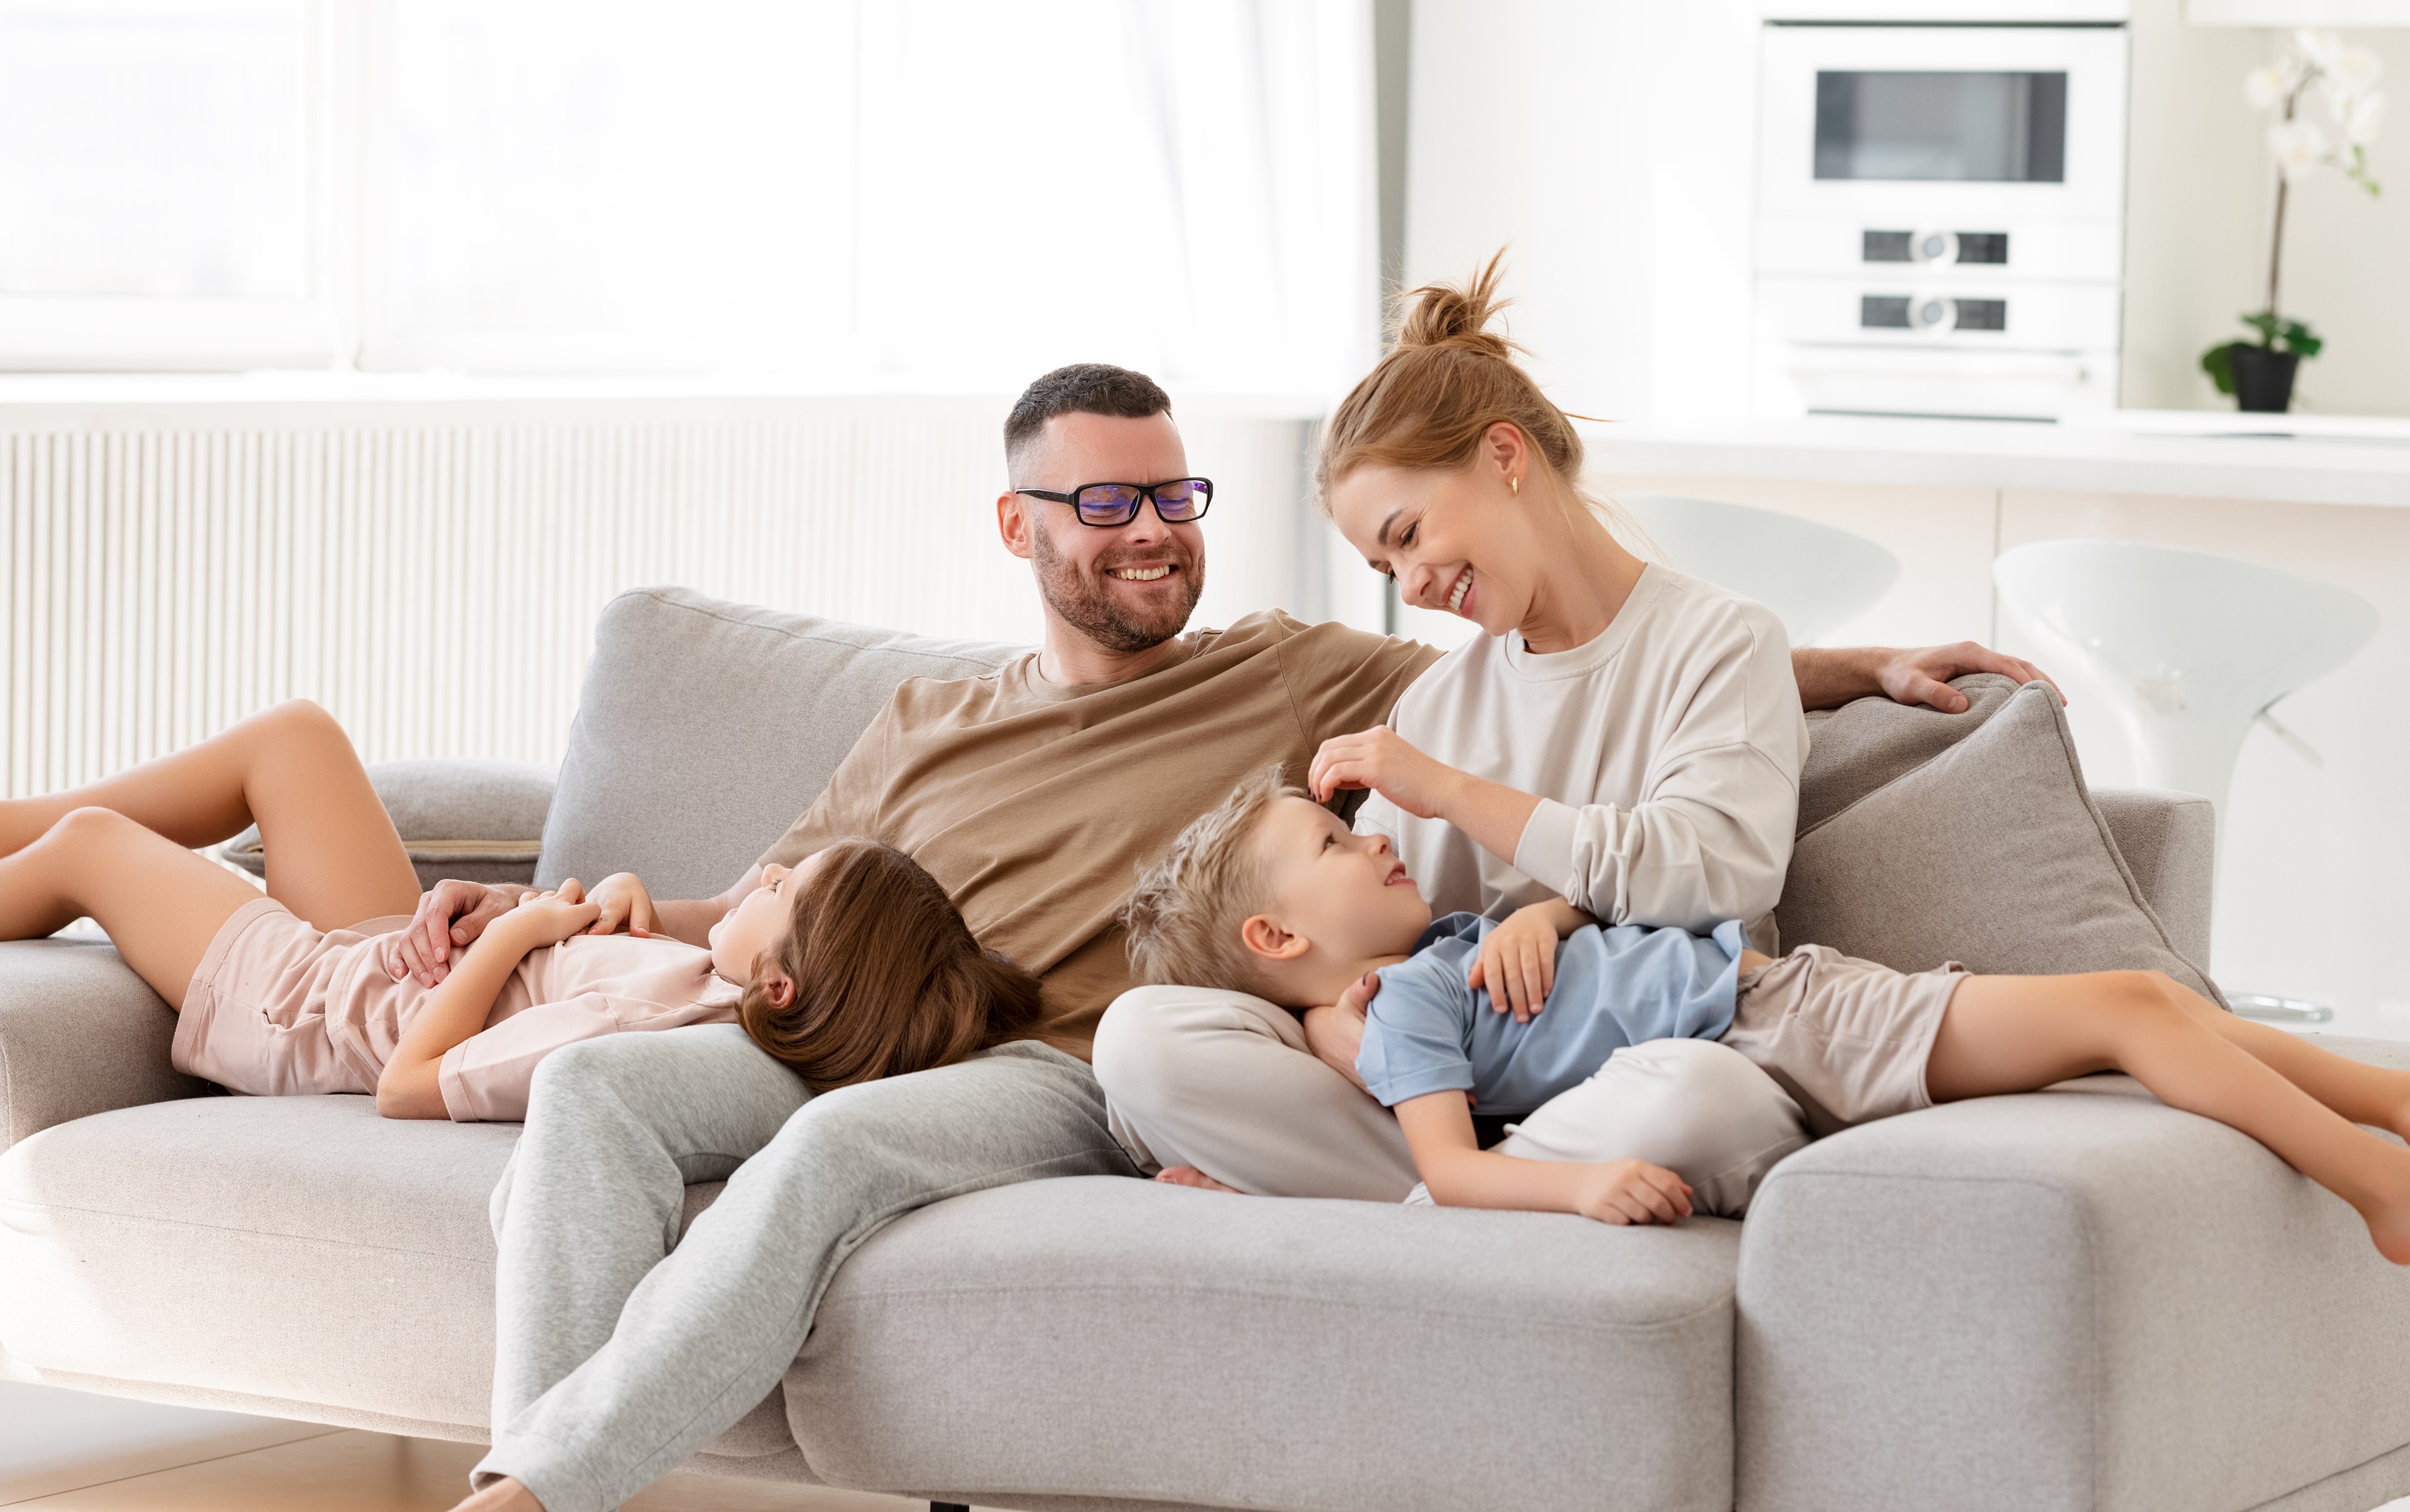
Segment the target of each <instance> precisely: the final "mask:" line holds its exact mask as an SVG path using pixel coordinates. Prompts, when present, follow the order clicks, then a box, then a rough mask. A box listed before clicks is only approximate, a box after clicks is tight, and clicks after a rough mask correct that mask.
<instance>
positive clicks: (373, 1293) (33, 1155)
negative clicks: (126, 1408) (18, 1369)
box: [0, 1097, 519, 1434]
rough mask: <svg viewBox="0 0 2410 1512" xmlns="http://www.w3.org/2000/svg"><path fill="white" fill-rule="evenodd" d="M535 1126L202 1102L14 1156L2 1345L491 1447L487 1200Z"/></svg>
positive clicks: (57, 1131) (54, 1131)
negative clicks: (477, 1439)
mask: <svg viewBox="0 0 2410 1512" xmlns="http://www.w3.org/2000/svg"><path fill="white" fill-rule="evenodd" d="M518 1133H519V1130H518V1126H517V1125H515V1124H466V1125H456V1124H449V1123H435V1122H410V1121H400V1120H395V1119H385V1118H380V1117H378V1116H377V1112H376V1107H375V1104H374V1102H373V1101H372V1100H371V1099H370V1098H358V1097H328V1098H187V1099H184V1100H181V1101H176V1102H161V1103H152V1104H150V1105H148V1106H145V1107H139V1108H121V1109H119V1110H117V1111H116V1112H106V1113H99V1114H95V1115H94V1116H93V1117H90V1118H80V1119H77V1120H75V1121H74V1122H72V1123H66V1124H61V1125H58V1126H56V1127H52V1128H48V1129H45V1130H43V1131H42V1132H41V1133H39V1134H36V1135H35V1136H34V1137H33V1138H32V1139H29V1140H27V1141H24V1142H22V1144H19V1145H17V1146H16V1147H15V1148H13V1149H11V1150H10V1151H9V1152H8V1153H7V1156H5V1157H0V1296H5V1297H6V1298H7V1303H6V1305H5V1306H0V1330H5V1332H0V1345H5V1346H6V1347H7V1351H8V1353H9V1354H10V1355H12V1356H15V1357H16V1358H18V1359H22V1360H24V1361H25V1362H27V1363H29V1364H31V1365H33V1366H36V1368H39V1369H43V1370H58V1371H69V1372H75V1373H78V1374H87V1375H97V1376H108V1377H115V1378H119V1379H123V1380H138V1381H156V1382H161V1383H167V1384H171V1385H177V1386H187V1387H203V1388H213V1389H218V1390H225V1391H237V1392H244V1393H249V1394H252V1395H256V1396H263V1397H276V1398H284V1399H289V1400H293V1401H299V1402H314V1403H326V1404H328V1405H331V1406H337V1407H343V1408H348V1409H352V1410H356V1411H362V1412H375V1413H382V1414H386V1415H389V1416H392V1417H395V1418H414V1419H417V1420H420V1421H424V1422H432V1423H445V1424H453V1425H457V1426H459V1427H462V1428H464V1429H466V1430H468V1431H470V1432H471V1433H472V1434H482V1432H483V1430H484V1424H485V1421H486V1403H487V1397H488V1393H489V1391H490V1389H491V1382H492V1379H493V1360H492V1351H493V1335H494V1326H493V1295H494V1242H493V1235H492V1233H491V1231H490V1230H489V1229H488V1228H487V1223H486V1199H487V1196H488V1195H489V1194H490V1193H491V1192H492V1190H493V1186H494V1183H495V1182H496V1180H497V1179H499V1178H500V1176H501V1171H502V1167H503V1165H504V1163H505V1162H506V1161H508V1160H509V1158H510V1154H511V1150H512V1147H513V1146H514V1145H515V1144H516V1143H517V1141H518Z"/></svg>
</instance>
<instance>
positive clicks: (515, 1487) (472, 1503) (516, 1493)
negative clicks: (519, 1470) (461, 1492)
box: [452, 1476, 544, 1512]
mask: <svg viewBox="0 0 2410 1512" xmlns="http://www.w3.org/2000/svg"><path fill="white" fill-rule="evenodd" d="M452 1512H544V1504H543V1503H542V1502H539V1501H537V1500H536V1499H535V1493H534V1492H533V1491H530V1490H528V1489H527V1488H526V1487H525V1486H522V1485H520V1484H519V1483H518V1482H517V1481H515V1480H513V1479H512V1478H511V1477H510V1476H503V1477H502V1478H501V1479H500V1480H498V1481H496V1482H494V1483H493V1484H492V1485H490V1486H488V1487H486V1489H485V1490H481V1491H473V1492H472V1493H470V1496H469V1499H468V1500H467V1501H465V1502H462V1503H461V1504H460V1505H457V1506H456V1507H454V1508H453V1509H452Z"/></svg>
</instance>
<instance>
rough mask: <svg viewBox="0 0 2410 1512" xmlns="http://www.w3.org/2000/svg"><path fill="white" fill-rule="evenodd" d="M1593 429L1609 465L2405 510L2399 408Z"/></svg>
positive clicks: (1600, 460)
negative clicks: (2047, 420) (2353, 412)
mask: <svg viewBox="0 0 2410 1512" xmlns="http://www.w3.org/2000/svg"><path fill="white" fill-rule="evenodd" d="M1592 434H1593V435H1596V436H1597V443H1596V449H1595V451H1594V453H1593V458H1594V461H1593V465H1594V466H1595V467H1597V468H1598V469H1599V470H1601V471H1603V472H1608V473H1618V472H1620V473H1643V474H1658V475H1662V474H1666V473H1677V474H1685V475H1690V476H1697V477H1753V478H1803V479H1810V480H1814V481H1818V482H1829V483H1880V484H1909V485H1923V486H1926V487H1936V486H1938V487H1974V488H2065V489H2073V490H2078V491H2082V492H2086V493H2144V494H2175V495H2180V496H2185V497H2190V498H2198V499H2256V500H2268V501H2273V502H2287V503H2315V504H2376V505H2393V506H2395V507H2405V508H2410V420H2395V419H2377V418H2368V419H2362V418H2358V417H2344V416H2336V415H2301V414H2221V413H2217V412H2211V411H2172V410H2168V411H2154V410H2124V411H2118V412H2115V413H2112V414H2101V415H2098V416H2087V417H2084V418H2083V419H2080V420H2070V421H2065V422H2061V423H2059V424H2056V425H2037V424H2021V423H2017V422H2013V421H1991V420H1910V419H1878V418H1872V417H1863V418H1862V417H1858V416H1853V415H1810V416H1808V417H1806V418H1804V419H1794V420H1757V421H1727V422H1722V423H1716V424H1706V423H1682V422H1670V421H1667V422H1660V421H1640V422H1634V423H1633V424H1630V425H1618V426H1614V427H1611V428H1609V429H1606V430H1605V431H1604V433H1600V432H1592Z"/></svg>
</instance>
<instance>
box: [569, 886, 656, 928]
mask: <svg viewBox="0 0 2410 1512" xmlns="http://www.w3.org/2000/svg"><path fill="white" fill-rule="evenodd" d="M586 901H587V902H588V903H591V904H593V905H594V906H595V907H596V908H598V909H602V913H601V914H599V915H597V916H596V918H595V920H594V923H593V925H592V927H590V928H588V930H587V931H586V932H587V933H588V934H589V935H616V934H617V933H618V932H619V930H620V929H621V927H622V926H624V927H625V928H626V929H627V931H628V933H630V934H631V935H633V936H635V937H636V938H639V939H648V938H651V937H652V936H654V935H656V934H658V933H660V924H659V923H658V922H657V921H656V920H655V919H654V917H653V894H650V893H648V892H646V891H645V884H644V880H643V879H641V878H639V877H638V876H637V875H636V874H635V873H634V872H632V871H615V872H613V873H612V874H611V875H610V876H608V877H605V878H603V879H602V880H601V881H599V882H596V883H595V884H594V891H593V892H591V893H588V894H586Z"/></svg>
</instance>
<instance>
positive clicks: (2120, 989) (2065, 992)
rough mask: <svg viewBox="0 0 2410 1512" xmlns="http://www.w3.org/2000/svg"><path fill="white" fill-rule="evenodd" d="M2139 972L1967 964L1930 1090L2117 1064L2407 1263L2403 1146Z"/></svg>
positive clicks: (2022, 1088) (2028, 1086)
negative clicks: (2287, 1172)
mask: <svg viewBox="0 0 2410 1512" xmlns="http://www.w3.org/2000/svg"><path fill="white" fill-rule="evenodd" d="M2166 984H2167V979H2166V978H2164V977H2161V976H2159V975H2158V974H2157V973H2156V972H2148V971H2098V972H2092V973H2088V974H2085V975H2083V976H2071V977H1969V978H1967V980H1966V981H1963V982H1961V983H1959V985H1958V990H1957V992H1956V993H1955V994H1953V996H1952V997H1951V999H1950V1009H1949V1011H1948V1013H1947V1014H1945V1015H1944V1016H1943V1018H1942V1021H1941V1028H1940V1031H1939V1033H1938V1034H1937V1035H1936V1036H1935V1038H1934V1041H1933V1056H1932V1059H1931V1060H1930V1061H1929V1062H1927V1064H1926V1067H1925V1085H1926V1086H1927V1088H1928V1089H1929V1090H1930V1091H1931V1092H1932V1094H1933V1098H1934V1100H1935V1101H1937V1102H1949V1101H1954V1100H1956V1099H1958V1098H1981V1097H1989V1096H1994V1095H1996V1094H2000V1093H2008V1092H2031V1091H2034V1090H2037V1089H2038V1088H2040V1087H2045V1086H2048V1085H2050V1084H2051V1083H2054V1082H2061V1081H2065V1080H2066V1079H2067V1078H2069V1077H2071V1076H2083V1075H2086V1074H2088V1073H2090V1072H2093V1071H2110V1070H2117V1071H2124V1072H2126V1073H2127V1075H2129V1076H2131V1077H2133V1078H2134V1079H2135V1080H2136V1081H2138V1082H2140V1083H2142V1084H2143V1085H2144V1086H2146V1087H2148V1088H2150V1089H2151V1091H2152V1092H2153V1093H2154V1094H2155V1095H2156V1096H2157V1098H2159V1100H2160V1101H2162V1102H2164V1103H2167V1104H2168V1105H2169V1106H2170V1107H2173V1108H2181V1109H2183V1110H2185V1112H2195V1113H2199V1114H2200V1115H2201V1116H2203V1117H2205V1118H2214V1119H2216V1120H2217V1121H2218V1122H2220V1123H2222V1124H2226V1125H2228V1126H2229V1127H2234V1128H2238V1129H2241V1130H2242V1131H2243V1133H2245V1134H2248V1135H2250V1136H2251V1137H2252V1138H2253V1139H2256V1140H2258V1141H2259V1142H2260V1143H2262V1144H2264V1145H2266V1146H2267V1147H2268V1148H2269V1149H2271V1150H2272V1151H2274V1152H2275V1153H2276V1155H2277V1156H2280V1157H2281V1158H2283V1159H2284V1160H2286V1161H2287V1162H2288V1163H2290V1164H2291V1165H2292V1167H2293V1169H2294V1170H2299V1171H2301V1173H2302V1174H2303V1175H2305V1176H2308V1177H2309V1178H2310V1179H2311V1180H2313V1181H2315V1182H2316V1183H2317V1184H2318V1185H2321V1186H2324V1187H2326V1188H2327V1189H2328V1190H2329V1191H2330V1192H2333V1193H2334V1194H2335V1195H2336V1196H2338V1197H2340V1198H2342V1199H2344V1200H2345V1201H2346V1202H2349V1203H2350V1204H2351V1205H2352V1206H2353V1207H2354V1208H2356V1209H2358V1210H2359V1215H2360V1217H2361V1218H2362V1219H2363V1220H2365V1221H2366V1223H2367V1224H2368V1228H2369V1233H2370V1236H2371V1237H2372V1238H2374V1240H2375V1241H2376V1247H2377V1250H2378V1251H2379V1252H2380V1253H2381V1254H2383V1255H2384V1256H2385V1258H2388V1259H2389V1260H2393V1261H2395V1262H2396V1263H2398V1264H2410V1150H2404V1149H2403V1148H2402V1147H2401V1146H2400V1145H2397V1144H2391V1143H2388V1142H2387V1141H2384V1140H2381V1139H2378V1138H2377V1137H2376V1136H2375V1135H2374V1134H2371V1133H2369V1132H2368V1131H2367V1130H2366V1129H2363V1128H2359V1127H2355V1125H2354V1124H2353V1123H2352V1121H2351V1120H2350V1119H2348V1118H2346V1117H2345V1116H2344V1115H2343V1114H2341V1113H2338V1112H2335V1111H2334V1110H2333V1109H2331V1108H2330V1107H2328V1106H2327V1105H2326V1104H2325V1103H2323V1102H2321V1101H2319V1100H2318V1099H2317V1098H2314V1097H2312V1096H2311V1095H2310V1094H2309V1093H2307V1092H2305V1091H2303V1090H2302V1089H2301V1087H2299V1086H2296V1085H2295V1084H2294V1083H2292V1082H2290V1081H2288V1080H2287V1078H2286V1077H2285V1076H2284V1075H2283V1074H2282V1073H2281V1072H2279V1071H2278V1070H2276V1069H2274V1068H2273V1067H2272V1066H2270V1065H2268V1064H2267V1063H2265V1062H2263V1061H2261V1060H2259V1059H2258V1058H2257V1057H2256V1056H2254V1055H2253V1054H2251V1053H2250V1052H2248V1051H2246V1050H2244V1049H2243V1047H2242V1046H2240V1045H2238V1044H2236V1043H2234V1042H2232V1041H2231V1040H2229V1039H2226V1038H2224V1037H2223V1036H2221V1035H2219V1034H2217V1033H2216V1032H2214V1030H2213V1029H2211V1028H2210V1027H2209V1026H2208V1025H2204V1024H2202V1023H2201V1022H2200V1021H2199V1019H2197V1018H2196V1017H2195V1016H2194V1015H2193V1014H2192V1013H2190V1012H2188V1011H2186V1010H2185V1008H2184V1007H2182V1006H2180V1005H2179V1003H2178V1002H2177V1000H2176V999H2175V997H2174V996H2172V995H2170V993H2169V992H2168V991H2167V990H2166Z"/></svg>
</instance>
